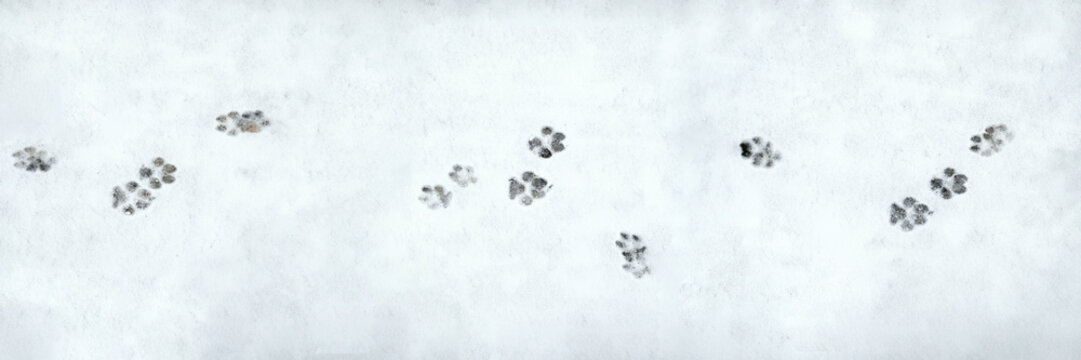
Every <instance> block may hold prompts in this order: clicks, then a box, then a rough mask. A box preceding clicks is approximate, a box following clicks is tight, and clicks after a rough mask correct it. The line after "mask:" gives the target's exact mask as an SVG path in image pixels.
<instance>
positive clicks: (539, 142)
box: [529, 126, 567, 159]
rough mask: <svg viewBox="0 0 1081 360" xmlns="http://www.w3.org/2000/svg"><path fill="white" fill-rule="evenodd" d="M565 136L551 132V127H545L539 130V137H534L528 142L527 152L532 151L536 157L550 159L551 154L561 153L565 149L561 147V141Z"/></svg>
mask: <svg viewBox="0 0 1081 360" xmlns="http://www.w3.org/2000/svg"><path fill="white" fill-rule="evenodd" d="M566 138H567V136H566V135H563V133H561V132H556V133H553V132H552V127H550V126H545V127H543V128H541V136H539V137H534V138H532V139H530V140H529V151H532V152H533V153H534V154H537V156H540V157H542V158H545V159H547V158H550V157H552V154H554V153H557V152H560V151H563V149H565V148H566V146H565V145H563V140H564V139H566Z"/></svg>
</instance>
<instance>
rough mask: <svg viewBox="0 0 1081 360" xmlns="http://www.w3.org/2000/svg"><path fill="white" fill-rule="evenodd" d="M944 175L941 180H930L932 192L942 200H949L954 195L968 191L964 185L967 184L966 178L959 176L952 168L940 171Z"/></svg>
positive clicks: (935, 178) (936, 178)
mask: <svg viewBox="0 0 1081 360" xmlns="http://www.w3.org/2000/svg"><path fill="white" fill-rule="evenodd" d="M942 174H943V175H945V176H944V177H942V178H939V177H934V178H932V179H931V190H934V191H935V192H936V193H938V195H939V196H941V197H942V198H943V199H947V200H949V199H950V198H953V196H954V195H960V194H964V193H965V192H967V191H968V188H966V187H965V183H966V182H968V176H965V174H960V173H958V172H957V171H956V170H954V169H953V168H946V170H943V171H942Z"/></svg>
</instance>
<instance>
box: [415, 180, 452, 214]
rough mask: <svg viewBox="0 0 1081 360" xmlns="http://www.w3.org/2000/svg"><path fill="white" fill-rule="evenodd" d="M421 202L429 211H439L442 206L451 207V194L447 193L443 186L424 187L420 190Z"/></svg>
mask: <svg viewBox="0 0 1081 360" xmlns="http://www.w3.org/2000/svg"><path fill="white" fill-rule="evenodd" d="M420 191H421V193H422V194H421V195H420V201H421V202H423V203H424V204H425V205H428V208H429V209H438V208H439V207H440V206H442V207H444V208H445V207H447V206H449V205H450V197H451V192H449V191H446V189H444V188H443V185H436V186H424V187H423V188H421V189H420Z"/></svg>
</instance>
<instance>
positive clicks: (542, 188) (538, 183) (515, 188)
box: [509, 171, 552, 206]
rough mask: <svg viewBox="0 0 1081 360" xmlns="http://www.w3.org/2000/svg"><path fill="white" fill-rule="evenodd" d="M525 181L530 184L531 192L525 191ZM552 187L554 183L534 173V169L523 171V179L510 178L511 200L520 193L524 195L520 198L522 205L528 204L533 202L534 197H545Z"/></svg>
mask: <svg viewBox="0 0 1081 360" xmlns="http://www.w3.org/2000/svg"><path fill="white" fill-rule="evenodd" d="M523 182H524V183H525V184H528V185H529V194H526V193H525V192H526V185H525V184H523ZM551 188H552V185H551V184H549V183H548V180H545V179H544V178H542V177H540V176H537V174H534V173H533V172H532V171H526V172H524V173H522V181H518V179H515V178H510V192H509V195H510V199H511V200H514V198H516V197H518V195H522V198H521V200H520V201H521V202H522V205H526V206H528V205H529V204H532V203H533V200H534V199H540V198H543V197H544V195H546V194H547V193H548V190H550V189H551Z"/></svg>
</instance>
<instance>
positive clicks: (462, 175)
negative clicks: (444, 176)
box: [449, 164, 477, 187]
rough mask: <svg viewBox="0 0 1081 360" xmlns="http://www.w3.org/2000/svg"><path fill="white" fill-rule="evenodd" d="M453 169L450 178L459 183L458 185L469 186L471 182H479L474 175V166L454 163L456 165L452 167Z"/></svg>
mask: <svg viewBox="0 0 1081 360" xmlns="http://www.w3.org/2000/svg"><path fill="white" fill-rule="evenodd" d="M451 170H452V171H451V172H450V174H449V175H450V179H451V180H454V182H456V183H458V186H461V187H466V186H469V184H476V183H477V178H476V177H475V176H473V167H472V166H462V165H458V164H454V167H453V168H451Z"/></svg>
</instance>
